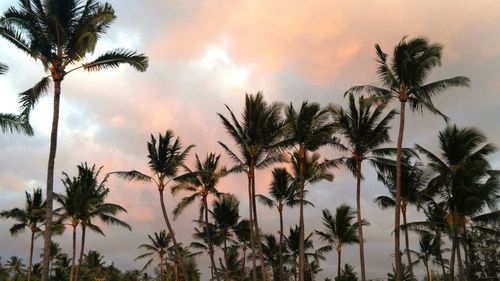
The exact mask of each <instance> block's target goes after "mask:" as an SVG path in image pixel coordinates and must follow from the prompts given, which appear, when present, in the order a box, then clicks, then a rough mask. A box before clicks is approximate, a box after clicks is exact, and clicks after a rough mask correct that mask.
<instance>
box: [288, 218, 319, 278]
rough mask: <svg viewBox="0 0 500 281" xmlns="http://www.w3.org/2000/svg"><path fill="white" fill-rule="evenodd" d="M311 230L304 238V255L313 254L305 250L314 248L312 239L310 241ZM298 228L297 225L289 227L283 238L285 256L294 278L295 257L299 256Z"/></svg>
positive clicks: (295, 270) (295, 275)
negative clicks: (290, 264) (290, 265)
mask: <svg viewBox="0 0 500 281" xmlns="http://www.w3.org/2000/svg"><path fill="white" fill-rule="evenodd" d="M312 235H313V234H312V232H311V233H309V235H307V237H306V239H305V240H304V243H303V244H304V249H305V251H304V253H305V255H308V256H310V255H314V253H311V252H306V251H309V250H311V249H313V248H314V245H313V241H312ZM299 240H300V229H299V226H298V225H295V227H290V231H289V234H288V236H287V237H286V240H285V245H286V248H287V254H286V258H287V259H288V260H289V261H290V262H291V263H292V273H293V275H294V280H297V277H298V276H297V273H298V272H297V267H298V262H297V259H298V258H299V255H300V242H299Z"/></svg>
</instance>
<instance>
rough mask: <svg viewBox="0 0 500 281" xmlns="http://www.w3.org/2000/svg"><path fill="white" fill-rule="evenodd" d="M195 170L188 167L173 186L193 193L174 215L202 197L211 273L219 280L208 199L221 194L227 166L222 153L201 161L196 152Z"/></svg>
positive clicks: (173, 189) (201, 217)
mask: <svg viewBox="0 0 500 281" xmlns="http://www.w3.org/2000/svg"><path fill="white" fill-rule="evenodd" d="M195 156H196V162H195V166H196V168H195V170H194V171H193V170H191V169H189V168H187V167H186V172H187V173H186V174H185V175H183V176H180V177H178V178H177V181H178V182H179V184H177V185H175V186H174V187H172V192H173V193H174V194H175V193H176V192H178V191H181V190H183V191H188V192H191V193H192V194H191V195H189V196H186V197H184V198H183V199H182V200H181V202H179V204H178V205H177V207H176V208H175V209H174V216H178V215H179V214H180V213H182V211H183V210H184V209H185V208H186V207H187V206H189V205H191V203H193V202H194V200H196V199H200V201H201V202H200V203H201V204H200V219H199V220H200V221H204V224H205V232H206V233H205V234H206V238H207V243H208V250H209V254H210V264H211V269H210V272H211V275H212V279H213V278H214V275H215V278H216V280H219V277H218V276H217V274H214V273H215V270H216V266H215V260H214V249H213V243H212V241H211V237H210V231H209V227H208V225H209V221H208V213H209V210H208V200H207V197H208V196H209V195H215V196H219V191H217V184H218V182H219V180H220V179H221V178H222V177H224V176H226V175H227V174H228V171H227V169H226V167H224V166H222V165H221V164H220V163H219V159H220V155H215V153H210V154H208V155H207V157H206V158H205V160H204V161H203V162H201V160H200V158H199V157H198V155H197V154H196V155H195Z"/></svg>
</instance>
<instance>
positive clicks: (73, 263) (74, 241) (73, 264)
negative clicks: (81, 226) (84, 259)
mask: <svg viewBox="0 0 500 281" xmlns="http://www.w3.org/2000/svg"><path fill="white" fill-rule="evenodd" d="M72 251H73V252H72V256H71V257H72V259H71V276H70V279H71V281H75V270H76V267H75V262H76V225H74V226H73V248H72Z"/></svg>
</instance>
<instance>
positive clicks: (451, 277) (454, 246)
mask: <svg viewBox="0 0 500 281" xmlns="http://www.w3.org/2000/svg"><path fill="white" fill-rule="evenodd" d="M456 249H457V241H456V239H455V235H453V240H452V243H451V258H450V271H449V272H448V280H449V281H453V280H454V279H455V251H456Z"/></svg>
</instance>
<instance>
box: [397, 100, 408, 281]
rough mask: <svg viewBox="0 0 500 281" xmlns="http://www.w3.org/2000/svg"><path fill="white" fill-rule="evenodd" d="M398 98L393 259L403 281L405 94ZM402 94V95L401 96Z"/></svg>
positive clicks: (398, 277) (399, 278)
mask: <svg viewBox="0 0 500 281" xmlns="http://www.w3.org/2000/svg"><path fill="white" fill-rule="evenodd" d="M403 94H404V96H403V97H400V103H401V106H400V110H399V133H398V144H397V148H396V206H395V210H394V258H395V264H396V281H402V280H403V265H402V263H401V252H400V249H401V247H400V245H399V244H400V229H399V227H400V224H401V223H400V212H401V150H402V147H403V134H404V129H405V107H406V93H403ZM403 94H402V95H403Z"/></svg>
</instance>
